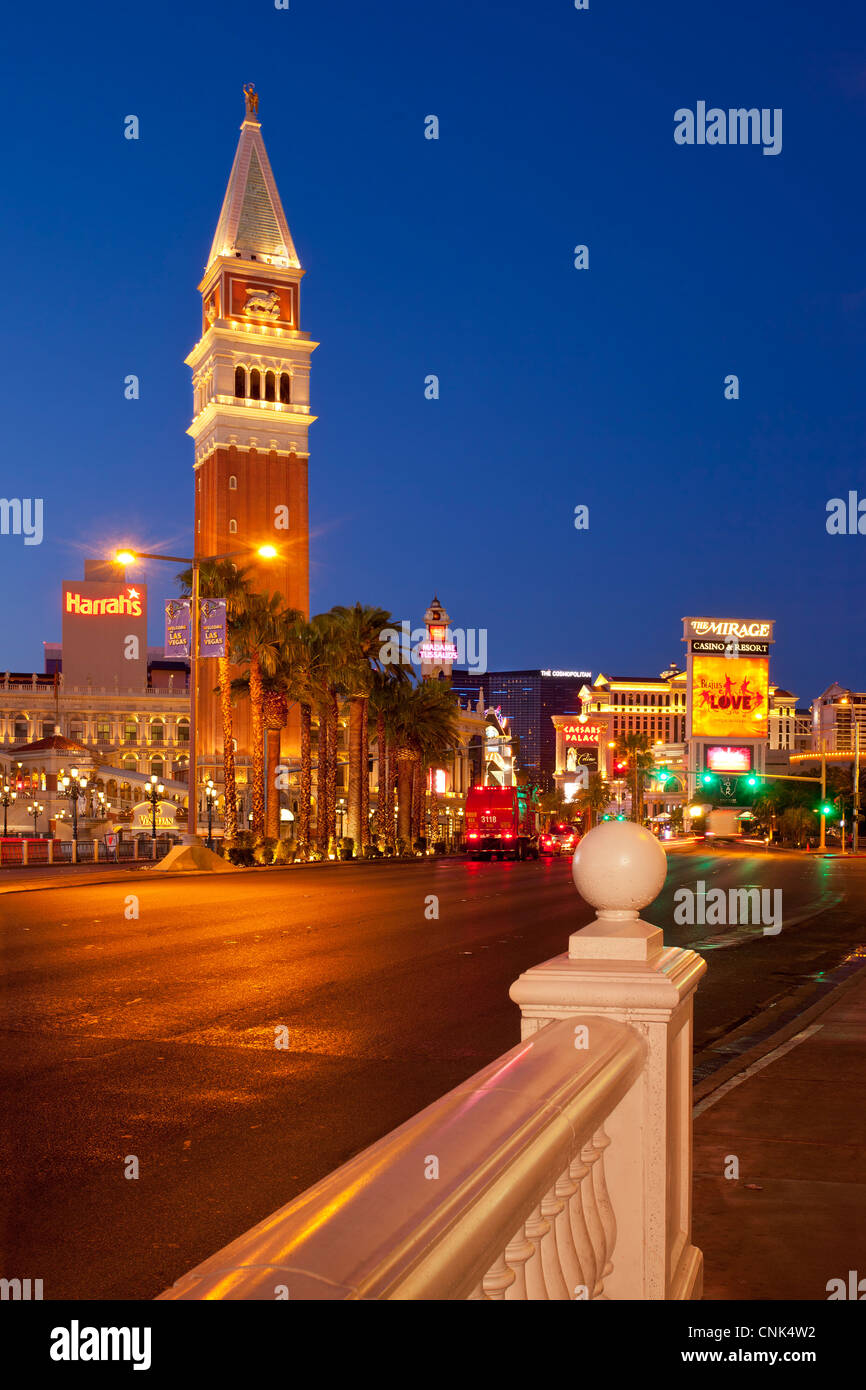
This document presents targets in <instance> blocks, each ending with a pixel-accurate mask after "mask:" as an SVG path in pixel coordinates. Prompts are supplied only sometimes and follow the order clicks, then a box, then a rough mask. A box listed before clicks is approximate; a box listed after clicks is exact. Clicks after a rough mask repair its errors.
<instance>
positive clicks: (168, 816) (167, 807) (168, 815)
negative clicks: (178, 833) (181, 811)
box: [132, 801, 177, 830]
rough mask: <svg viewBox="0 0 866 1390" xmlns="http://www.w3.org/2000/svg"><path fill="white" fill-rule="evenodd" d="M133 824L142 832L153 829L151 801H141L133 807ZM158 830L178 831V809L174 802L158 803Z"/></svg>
mask: <svg viewBox="0 0 866 1390" xmlns="http://www.w3.org/2000/svg"><path fill="white" fill-rule="evenodd" d="M132 824H133V826H135V827H136V828H137V829H140V830H141V829H147V830H152V829H153V809H152V807H151V805H150V802H149V801H140V802H139V803H138V805H137V806H133V808H132ZM156 828H157V830H160V829H162V830H176V829H177V807H176V806H175V804H174V802H173V801H158V802H157V803H156Z"/></svg>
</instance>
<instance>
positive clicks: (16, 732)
mask: <svg viewBox="0 0 866 1390" xmlns="http://www.w3.org/2000/svg"><path fill="white" fill-rule="evenodd" d="M29 728H30V725H29V724H28V722H27V720H26V719H25V718H24V715H23V714H18V715H16V716H15V724H14V727H13V730H12V737H13V738H14V739H15V742H16V743H26V742H27V736H28V730H29Z"/></svg>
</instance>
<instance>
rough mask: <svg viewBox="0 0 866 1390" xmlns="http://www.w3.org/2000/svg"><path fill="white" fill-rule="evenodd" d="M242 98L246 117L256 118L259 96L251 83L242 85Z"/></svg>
mask: <svg viewBox="0 0 866 1390" xmlns="http://www.w3.org/2000/svg"><path fill="white" fill-rule="evenodd" d="M244 96H245V97H246V102H247V115H248V116H257V115H258V114H259V94H258V92H257V91H256V89H255V84H254V83H252V82H245V83H244Z"/></svg>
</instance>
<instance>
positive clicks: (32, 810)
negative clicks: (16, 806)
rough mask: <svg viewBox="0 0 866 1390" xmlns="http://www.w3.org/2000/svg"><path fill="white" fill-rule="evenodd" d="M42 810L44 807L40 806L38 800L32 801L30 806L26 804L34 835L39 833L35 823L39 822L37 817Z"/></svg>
mask: <svg viewBox="0 0 866 1390" xmlns="http://www.w3.org/2000/svg"><path fill="white" fill-rule="evenodd" d="M44 810H45V807H44V806H41V805H40V804H39V802H38V801H34V803H33V805H32V806H28V807H27V814H28V816H32V817H33V834H34V835H37V834H38V833H39V832H38V830H37V829H36V826H37V824H38V822H39V817H40V816H41V815H42V812H43V811H44Z"/></svg>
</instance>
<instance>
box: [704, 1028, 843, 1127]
mask: <svg viewBox="0 0 866 1390" xmlns="http://www.w3.org/2000/svg"><path fill="white" fill-rule="evenodd" d="M823 1027H824V1025H823V1023H813V1024H812V1025H811V1027H809V1028H804V1029H803V1031H802V1033H797V1034H796V1035H795V1036H794V1037H793V1038H790V1039H789V1041H788V1042H786V1043H782V1046H781V1047H776V1048H774V1049H773V1051H772V1052H768V1053H767V1055H766V1057H762V1058H761V1059H760V1060H759V1061H757V1062H753V1063H752V1065H751V1066H750V1067H746V1070H745V1071H741V1072H740V1074H739V1076H732V1077H731V1079H730V1081H726V1082H725V1083H724V1085H722V1086H720V1087H719V1089H718V1090H717V1091H713V1092H712V1093H711V1094H710V1095H708V1096H705V1097H704V1099H703V1100H701V1101H698V1104H697V1105H696V1106H695V1108H694V1110H693V1111H692V1119H693V1120H696V1119H697V1118H698V1116H699V1115H702V1114H703V1113H704V1111H705V1110H709V1108H710V1106H711V1105H715V1103H716V1101H717V1100H721V1098H722V1096H724V1095H727V1093H728V1091H732V1090H733V1089H734V1087H735V1086H739V1085H741V1084H742V1082H744V1081H748V1079H749V1077H750V1076H754V1075H755V1073H756V1072H759V1071H763V1069H764V1067H768V1066H769V1065H770V1063H771V1062H775V1061H776V1059H777V1058H778V1057H784V1055H785V1053H786V1052H790V1051H791V1050H792V1048H795V1047H799V1045H800V1043H802V1042H805V1041H806V1039H807V1038H811V1036H812V1034H813V1033H817V1032H819V1030H820V1029H821V1028H823Z"/></svg>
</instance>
